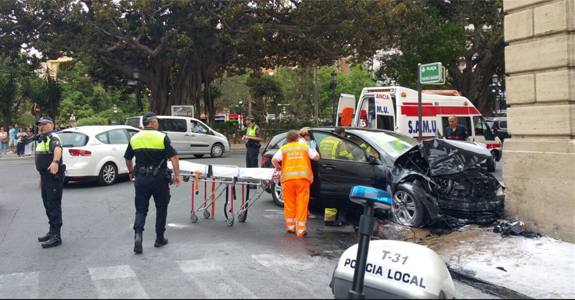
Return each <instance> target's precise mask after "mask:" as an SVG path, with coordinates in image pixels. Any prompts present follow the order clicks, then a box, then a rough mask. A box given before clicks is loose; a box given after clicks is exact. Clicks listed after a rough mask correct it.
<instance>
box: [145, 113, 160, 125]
mask: <svg viewBox="0 0 575 300" xmlns="http://www.w3.org/2000/svg"><path fill="white" fill-rule="evenodd" d="M157 118H158V116H156V114H155V113H153V112H151V111H149V112H147V113H145V114H144V116H143V117H142V123H144V125H145V124H149V123H150V122H151V121H152V120H154V119H157Z"/></svg>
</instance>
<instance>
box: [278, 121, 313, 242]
mask: <svg viewBox="0 0 575 300" xmlns="http://www.w3.org/2000/svg"><path fill="white" fill-rule="evenodd" d="M298 138H299V133H298V132H297V131H296V130H290V131H289V132H288V135H287V144H285V145H283V146H282V147H281V148H280V149H279V150H278V151H277V152H276V154H275V155H274V156H273V158H272V163H273V165H274V167H275V168H276V169H281V177H280V181H281V185H282V196H283V197H284V218H285V226H286V229H287V231H288V232H289V233H295V234H296V236H298V237H303V236H304V235H306V234H307V227H306V222H307V217H308V204H309V189H310V185H311V184H312V183H313V172H312V168H311V160H316V161H317V160H319V154H318V153H317V151H316V150H315V149H312V148H310V147H309V146H308V145H307V144H303V143H300V142H299V141H298ZM280 162H281V165H280Z"/></svg>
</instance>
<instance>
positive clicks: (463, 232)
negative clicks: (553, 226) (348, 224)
mask: <svg viewBox="0 0 575 300" xmlns="http://www.w3.org/2000/svg"><path fill="white" fill-rule="evenodd" d="M376 230H377V231H376V233H375V234H376V235H377V236H378V237H379V238H382V239H400V240H405V241H408V242H416V243H418V244H423V245H426V246H428V247H429V248H431V249H433V250H434V251H436V252H437V253H438V254H439V255H441V256H442V257H443V259H444V261H445V262H446V263H447V266H448V268H449V269H450V271H451V273H452V275H453V277H454V278H457V279H458V280H461V281H466V282H472V283H475V285H476V286H479V287H480V288H482V289H484V290H486V291H488V292H492V293H494V294H497V295H498V296H502V297H504V298H517V297H520V298H524V297H533V298H575V244H572V243H568V242H563V241H560V240H555V239H552V238H549V237H541V238H533V239H530V238H525V237H522V236H508V237H503V236H501V235H500V234H498V233H494V232H493V227H483V228H481V227H479V226H476V225H467V226H464V227H462V228H460V229H459V230H456V231H453V232H450V233H448V234H443V235H437V234H434V233H432V232H431V230H429V229H410V228H405V227H402V226H400V225H396V224H393V223H386V222H382V223H380V224H378V228H376ZM472 285H473V284H472Z"/></svg>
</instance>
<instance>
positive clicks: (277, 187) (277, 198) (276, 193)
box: [272, 183, 284, 207]
mask: <svg viewBox="0 0 575 300" xmlns="http://www.w3.org/2000/svg"><path fill="white" fill-rule="evenodd" d="M272 198H273V199H274V203H275V204H276V205H277V206H279V207H284V198H283V197H282V186H281V184H275V183H274V184H272Z"/></svg>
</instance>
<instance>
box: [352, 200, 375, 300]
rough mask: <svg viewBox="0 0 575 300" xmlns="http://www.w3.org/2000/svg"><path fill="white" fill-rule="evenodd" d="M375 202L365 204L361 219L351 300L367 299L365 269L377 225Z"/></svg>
mask: <svg viewBox="0 0 575 300" xmlns="http://www.w3.org/2000/svg"><path fill="white" fill-rule="evenodd" d="M374 210H375V208H374V204H373V201H368V202H367V203H366V204H365V208H364V213H363V215H362V216H361V217H360V219H359V234H360V236H359V243H358V245H357V255H356V258H355V270H354V272H353V281H352V283H351V290H349V292H348V298H349V299H365V295H364V294H363V285H364V278H365V267H366V265H367V255H368V252H369V241H370V240H371V235H372V234H373V224H374V223H375V218H374V217H373V214H374Z"/></svg>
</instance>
